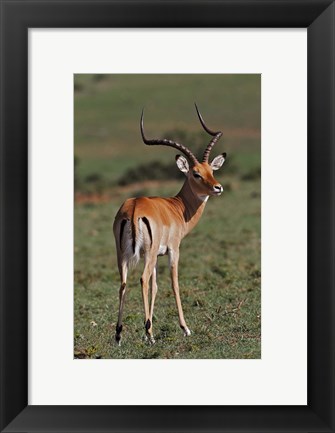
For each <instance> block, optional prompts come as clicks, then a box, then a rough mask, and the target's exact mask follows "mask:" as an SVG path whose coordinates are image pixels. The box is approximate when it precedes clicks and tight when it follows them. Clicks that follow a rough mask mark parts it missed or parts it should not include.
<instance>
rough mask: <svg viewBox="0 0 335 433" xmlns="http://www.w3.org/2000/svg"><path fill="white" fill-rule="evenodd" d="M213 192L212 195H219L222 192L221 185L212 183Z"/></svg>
mask: <svg viewBox="0 0 335 433" xmlns="http://www.w3.org/2000/svg"><path fill="white" fill-rule="evenodd" d="M213 192H214V195H221V194H222V192H223V188H222V186H221V185H214V186H213Z"/></svg>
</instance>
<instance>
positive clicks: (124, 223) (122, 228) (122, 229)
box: [120, 220, 127, 249]
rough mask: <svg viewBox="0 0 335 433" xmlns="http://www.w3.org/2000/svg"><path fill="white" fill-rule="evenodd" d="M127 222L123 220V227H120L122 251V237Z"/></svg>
mask: <svg viewBox="0 0 335 433" xmlns="http://www.w3.org/2000/svg"><path fill="white" fill-rule="evenodd" d="M126 223H127V220H122V221H121V227H120V249H122V236H123V232H124V226H125V225H126Z"/></svg>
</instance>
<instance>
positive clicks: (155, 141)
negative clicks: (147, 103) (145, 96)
mask: <svg viewBox="0 0 335 433" xmlns="http://www.w3.org/2000/svg"><path fill="white" fill-rule="evenodd" d="M143 117H144V108H143V110H142V115H141V123H140V125H141V135H142V140H143V142H144V143H145V144H148V145H159V144H162V145H163V146H170V147H174V148H175V149H178V150H179V151H180V152H183V153H184V155H186V156H187V157H188V158H189V159H190V161H191V162H192V163H193V165H195V164H198V160H197V158H196V157H195V156H194V155H193V153H192V152H191V151H190V150H189V149H188V148H187V147H185V146H183V145H182V144H179V143H177V142H175V141H172V140H167V139H166V138H163V139H156V138H154V139H151V140H148V139H147V138H146V136H145V135H144V129H143Z"/></svg>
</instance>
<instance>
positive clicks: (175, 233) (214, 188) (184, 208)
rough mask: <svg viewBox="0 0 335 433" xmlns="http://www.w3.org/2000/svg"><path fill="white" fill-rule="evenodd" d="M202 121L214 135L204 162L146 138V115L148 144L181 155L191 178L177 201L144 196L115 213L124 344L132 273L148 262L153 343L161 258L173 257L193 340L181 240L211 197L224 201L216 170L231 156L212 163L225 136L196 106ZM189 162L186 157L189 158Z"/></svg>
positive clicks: (144, 282) (145, 277)
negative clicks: (212, 154)
mask: <svg viewBox="0 0 335 433" xmlns="http://www.w3.org/2000/svg"><path fill="white" fill-rule="evenodd" d="M195 108H196V111H197V115H198V118H199V120H200V123H201V125H202V127H203V128H204V130H205V131H206V132H207V133H208V134H210V135H211V136H212V139H211V140H210V142H209V144H208V145H207V147H206V149H205V151H204V153H203V157H202V161H201V162H199V161H198V159H197V158H196V157H195V155H194V154H193V153H192V152H191V151H190V150H189V149H188V148H187V147H185V146H184V145H182V144H179V143H177V142H175V141H171V140H168V139H165V138H164V139H148V138H146V136H145V134H144V126H143V122H144V120H143V117H144V109H143V110H142V115H141V121H140V130H141V135H142V140H143V142H144V143H145V144H147V145H149V146H152V145H162V146H170V147H173V148H175V149H177V150H178V151H180V152H182V153H183V154H184V155H185V156H183V155H177V156H176V164H177V167H178V168H179V170H181V171H182V172H183V173H184V174H185V176H186V179H185V181H184V184H183V186H182V188H181V190H180V191H179V193H178V194H177V195H176V196H174V197H169V198H165V197H164V198H163V197H139V198H129V199H127V200H126V201H125V202H124V203H123V204H122V206H121V208H120V209H119V211H118V212H117V214H116V217H115V221H114V225H113V231H114V236H115V242H116V251H117V263H118V269H119V272H120V279H121V286H120V290H119V314H118V320H117V324H116V333H115V340H116V343H117V344H119V345H120V344H121V332H122V313H123V308H124V303H125V295H126V287H127V286H126V285H127V274H128V270H129V269H130V268H132V267H134V266H136V265H137V263H138V262H139V260H140V257H143V258H144V269H143V273H142V276H141V279H140V282H141V287H142V298H143V304H144V327H145V338H146V340H148V341H149V342H150V343H154V342H155V339H154V336H153V327H152V317H153V312H154V304H155V298H156V294H157V281H156V276H157V257H158V256H163V255H165V254H167V255H168V257H169V267H170V276H171V283H172V289H173V292H174V296H175V300H176V305H177V310H178V316H179V324H180V327H181V329H182V330H183V332H184V335H185V336H189V335H191V331H190V330H189V328H188V326H187V324H186V321H185V318H184V314H183V308H182V305H181V301H180V294H179V284H178V261H179V246H180V242H181V240H182V239H183V238H184V237H185V236H186V235H187V234H188V233H189V232H190V231H191V230H192V229H193V227H195V226H196V224H197V223H198V221H199V219H200V217H201V215H202V213H203V211H204V209H205V206H206V202H207V200H208V198H209V196H219V195H221V193H222V192H223V188H222V186H221V185H220V183H218V182H217V180H216V179H215V178H214V176H213V171H215V170H218V169H219V168H221V166H222V164H223V163H224V161H225V159H226V153H222V154H220V155H218V156H216V157H215V158H214V159H213V160H212V162H210V163H209V162H208V161H209V155H210V152H211V150H212V148H213V147H214V145H215V144H216V142H217V141H218V140H219V138H220V137H221V136H222V132H221V131H217V132H214V131H212V130H210V129H209V128H208V127H207V126H206V124H205V122H204V120H203V118H202V116H201V114H200V112H199V110H198V107H197V105H196V104H195ZM185 157H186V158H185ZM150 278H151V301H150V307H149V282H150Z"/></svg>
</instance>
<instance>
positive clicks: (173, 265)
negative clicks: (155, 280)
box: [169, 249, 191, 337]
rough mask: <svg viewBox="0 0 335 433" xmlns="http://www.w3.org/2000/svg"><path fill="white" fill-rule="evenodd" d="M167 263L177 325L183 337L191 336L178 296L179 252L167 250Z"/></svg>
mask: <svg viewBox="0 0 335 433" xmlns="http://www.w3.org/2000/svg"><path fill="white" fill-rule="evenodd" d="M169 262H170V272H171V282H172V288H173V292H174V296H175V298H176V304H177V309H178V315H179V324H180V327H181V329H182V330H183V331H184V335H185V337H186V336H189V335H191V331H190V330H189V329H188V327H187V325H186V322H185V319H184V313H183V307H182V306H181V301H180V294H179V283H178V262H179V250H178V249H175V250H172V249H171V250H170V249H169Z"/></svg>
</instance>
